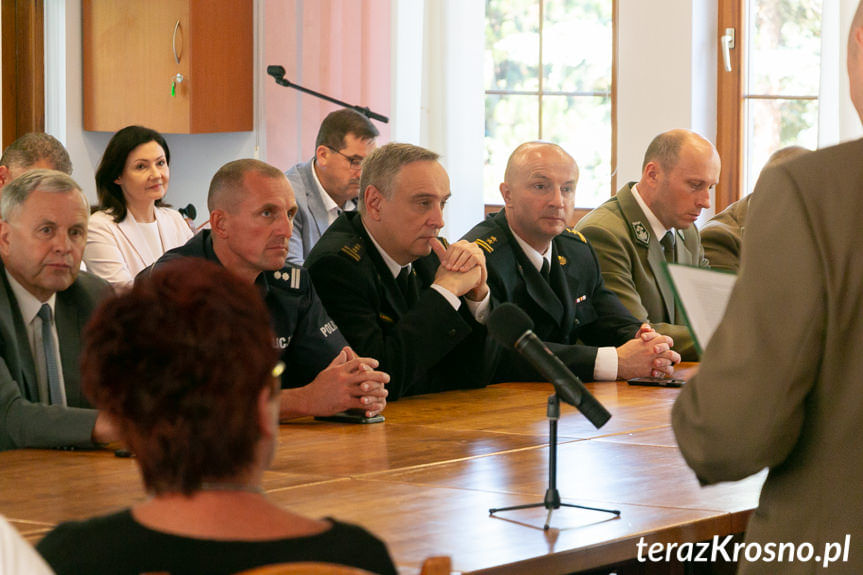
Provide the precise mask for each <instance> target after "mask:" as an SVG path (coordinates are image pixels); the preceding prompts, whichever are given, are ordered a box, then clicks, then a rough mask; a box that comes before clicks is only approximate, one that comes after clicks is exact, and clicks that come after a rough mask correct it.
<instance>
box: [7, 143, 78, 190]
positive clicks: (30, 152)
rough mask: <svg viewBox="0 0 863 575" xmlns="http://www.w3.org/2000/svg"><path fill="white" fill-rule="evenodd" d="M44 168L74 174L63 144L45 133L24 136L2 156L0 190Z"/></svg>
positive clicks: (12, 144) (8, 147)
mask: <svg viewBox="0 0 863 575" xmlns="http://www.w3.org/2000/svg"><path fill="white" fill-rule="evenodd" d="M37 168H44V169H46V170H58V171H60V172H63V173H64V174H67V175H71V174H72V160H70V159H69V152H67V151H66V148H64V147H63V144H61V143H60V142H58V141H57V139H56V138H55V137H54V136H51V135H49V134H45V133H44V132H30V133H28V134H24V135H23V136H21V137H20V138H18V139H17V140H15V141H14V142H12V143H11V144H9V145H8V146H7V147H6V149H5V150H3V155H2V156H0V189H2V188H3V186H5V185H6V184H8V183H9V182H11V181H12V180H14V179H15V178H17V177H18V176H20V175H21V174H23V173H24V172H26V171H27V170H34V169H37Z"/></svg>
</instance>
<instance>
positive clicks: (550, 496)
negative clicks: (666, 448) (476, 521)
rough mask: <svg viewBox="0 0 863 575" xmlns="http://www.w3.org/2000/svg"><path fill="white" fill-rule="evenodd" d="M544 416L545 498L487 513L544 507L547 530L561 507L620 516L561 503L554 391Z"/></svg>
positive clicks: (557, 409)
mask: <svg viewBox="0 0 863 575" xmlns="http://www.w3.org/2000/svg"><path fill="white" fill-rule="evenodd" d="M545 413H546V417H548V489H546V490H545V499H544V500H543V502H542V503H526V504H524V505H512V506H510V507H496V508H493V509H489V510H488V514H489V515H494V514H495V513H497V512H499V511H512V510H515V509H530V508H533V507H545V508H546V509H548V516H547V517H546V518H545V525H544V526H543V527H542V528H543V530H544V531H548V528H549V524H550V523H551V512H552V511H554V510H555V509H560V508H561V507H576V508H578V509H588V510H590V511H602V512H603V513H612V514H614V515H616V516H617V517H620V510H619V509H602V508H599V507H586V506H584V505H575V504H573V503H561V501H560V492H558V490H557V421H558V420H559V419H560V400H559V399H558V397H557V394H556V393H552V394H551V395H549V396H548V402H547V404H546V412H545Z"/></svg>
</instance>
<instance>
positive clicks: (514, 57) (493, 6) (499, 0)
mask: <svg viewBox="0 0 863 575" xmlns="http://www.w3.org/2000/svg"><path fill="white" fill-rule="evenodd" d="M485 89H486V90H533V91H536V90H538V89H539V4H538V2H537V1H536V0H486V4H485Z"/></svg>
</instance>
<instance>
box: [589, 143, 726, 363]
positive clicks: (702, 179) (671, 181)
mask: <svg viewBox="0 0 863 575" xmlns="http://www.w3.org/2000/svg"><path fill="white" fill-rule="evenodd" d="M719 168H720V162H719V154H718V153H717V152H716V148H715V147H714V146H713V144H711V143H710V142H709V141H707V140H705V139H704V138H702V137H701V136H699V135H698V134H696V133H695V132H690V131H689V130H671V131H670V132H665V133H662V134H659V135H658V136H656V138H654V139H653V141H652V142H651V143H650V145H649V146H648V147H647V151H646V152H645V154H644V162H643V164H642V172H641V179H640V180H639V181H638V183H635V182H630V183H628V184H626V185H625V186H623V188H621V189H620V191H618V192H617V195H615V196H614V197H613V198H611V199H609V200H607V201H606V202H605V203H603V204H602V205H601V206H599V207H598V208H596V209H595V210H593V211H592V212H590V213H589V214H587V215H586V216H584V218H582V219H581V221H580V222H578V225H576V229H577V230H578V231H580V232H581V233H583V234H584V235H585V237H586V238H587V239H588V240H590V243H591V244H592V245H593V247H594V249H596V254H597V256H598V257H599V266H600V268H601V269H602V277H603V278H604V279H605V283H606V285H607V286H608V287H609V289H611V290H612V291H613V292H614V293H616V294H617V295H618V297H620V300H621V301H622V302H623V305H625V306H626V308H627V309H628V310H629V311H630V312H632V314H633V315H634V316H635V317H637V318H638V319H639V320H641V321H646V322H650V323H651V325H653V327H654V328H655V329H657V330H659V331H660V332H662V333H665V334H667V335H669V336H671V337H672V338H674V342H675V346H674V349H676V350H677V351H678V352H680V355H681V356H682V357H683V359H684V360H686V361H690V360H696V359H698V356H697V353H696V351H695V346H694V343H693V341H692V337H691V335H690V334H689V329H688V328H687V327H686V326H685V325H683V318H682V317H680V315H679V314H678V313H677V309H676V306H675V303H674V293H673V291H672V289H671V285H670V284H669V282H668V279H667V278H666V277H665V274H664V273H663V270H662V263H663V262H666V261H667V262H674V263H680V264H688V265H694V266H699V267H707V266H708V262H707V260H706V259H705V257H704V251H703V249H702V247H701V239H700V238H699V235H698V230H697V229H696V228H695V226H694V225H693V224H694V222H695V220H696V219H698V216H699V215H700V214H701V210H702V209H704V208H709V207H710V190H712V189H713V188H714V186H716V183H717V182H718V181H719Z"/></svg>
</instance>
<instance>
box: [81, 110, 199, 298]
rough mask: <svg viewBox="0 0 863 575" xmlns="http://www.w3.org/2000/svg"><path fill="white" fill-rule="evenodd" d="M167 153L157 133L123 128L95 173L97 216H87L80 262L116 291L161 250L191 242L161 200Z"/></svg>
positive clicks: (183, 224) (186, 230) (185, 227)
mask: <svg viewBox="0 0 863 575" xmlns="http://www.w3.org/2000/svg"><path fill="white" fill-rule="evenodd" d="M170 162H171V151H170V150H169V149H168V144H167V143H166V142H165V139H164V138H163V137H162V135H161V134H159V132H156V131H155V130H151V129H149V128H144V127H141V126H127V127H125V128H123V129H122V130H120V131H119V132H117V133H116V134H114V136H113V137H112V138H111V141H110V142H108V147H107V148H105V153H104V154H103V155H102V161H101V162H100V163H99V168H98V170H96V190H97V193H98V196H99V211H97V212H96V213H94V214H93V215H92V216H91V217H90V223H89V226H88V230H87V246H86V247H85V248H84V263H85V264H86V266H87V269H88V270H89V271H91V272H93V273H94V274H96V275H98V276H99V277H102V278H104V279H105V280H106V281H108V282H109V283H110V284H111V285H113V286H114V287H115V288H118V289H123V288H125V287H128V286H129V285H131V284H132V282H133V281H134V280H135V276H136V275H137V274H138V272H140V271H141V270H143V269H144V268H146V267H147V266H149V265H151V264H152V263H153V262H155V261H156V260H157V259H159V257H161V255H162V254H164V253H165V252H166V251H168V250H170V249H173V248H175V247H177V246H180V245H182V244H184V243H186V241H187V240H188V239H189V238H191V237H192V230H191V229H190V228H189V226H188V224H187V223H186V221H185V220H184V219H183V217H182V216H181V215H180V214H179V212H177V211H176V210H173V209H170V208H168V207H167V206H165V205H163V203H162V199H163V198H164V197H165V193H166V192H167V190H168V182H169V181H170V179H171V175H170V169H169V167H168V166H169V164H170Z"/></svg>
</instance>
